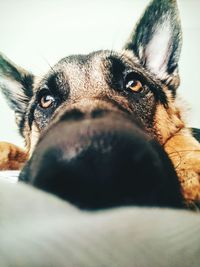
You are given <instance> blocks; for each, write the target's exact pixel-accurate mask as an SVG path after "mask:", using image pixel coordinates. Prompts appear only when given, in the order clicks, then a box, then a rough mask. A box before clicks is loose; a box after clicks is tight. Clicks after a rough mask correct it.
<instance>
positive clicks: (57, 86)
mask: <svg viewBox="0 0 200 267" xmlns="http://www.w3.org/2000/svg"><path fill="white" fill-rule="evenodd" d="M47 86H48V88H49V90H50V91H51V92H52V93H54V94H59V95H60V94H62V95H68V93H69V84H68V82H67V77H66V75H64V73H63V72H61V71H60V72H54V73H52V74H51V75H50V76H49V77H48V78H47Z"/></svg>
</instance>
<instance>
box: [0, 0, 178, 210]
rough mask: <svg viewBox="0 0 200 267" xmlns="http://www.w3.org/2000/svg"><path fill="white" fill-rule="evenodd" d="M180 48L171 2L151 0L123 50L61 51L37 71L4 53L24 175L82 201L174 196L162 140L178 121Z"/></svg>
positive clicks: (4, 77) (89, 204)
mask: <svg viewBox="0 0 200 267" xmlns="http://www.w3.org/2000/svg"><path fill="white" fill-rule="evenodd" d="M180 48H181V29H180V23H179V18H178V11H177V5H176V2H175V1H174V0H168V1H167V0H162V1H160V0H154V1H153V2H152V3H151V4H150V6H149V7H148V8H147V10H146V12H145V13H144V15H143V17H142V18H141V20H140V21H139V23H138V24H137V27H136V29H135V31H134V32H133V33H132V34H131V36H130V38H129V39H128V42H127V43H126V44H125V46H124V48H123V49H122V51H120V52H113V51H97V52H93V53H91V54H88V55H75V56H69V57H66V58H64V59H62V60H61V61H59V62H58V63H57V64H56V65H55V66H53V67H52V68H51V69H50V71H49V72H48V73H47V74H46V75H45V76H44V77H43V78H42V79H40V80H38V79H36V78H35V77H34V76H33V75H31V74H30V73H28V72H26V71H25V70H23V69H21V68H19V67H18V66H16V65H14V64H13V63H11V62H10V61H9V60H7V59H6V58H5V57H3V56H1V58H0V76H1V79H0V85H1V89H2V90H3V92H4V94H5V95H6V96H7V99H8V101H9V103H10V104H11V106H12V108H13V109H14V110H15V113H16V118H17V123H18V125H19V129H20V132H21V134H22V135H23V136H24V138H25V141H26V145H27V149H28V150H29V152H30V154H32V152H33V151H34V152H33V154H32V157H31V158H30V160H29V162H28V163H27V165H26V166H25V168H24V170H23V171H22V173H21V180H25V181H29V182H30V183H32V184H34V185H36V186H38V187H40V188H42V189H45V190H47V191H50V192H53V193H55V194H57V195H59V196H61V197H62V198H65V199H68V200H70V201H72V202H73V203H76V204H77V205H79V206H81V207H86V208H99V207H106V206H114V205H122V204H133V203H134V204H144V205H147V204H149V205H156V204H158V205H163V206H166V205H171V206H180V205H181V197H180V190H179V184H178V179H177V177H176V174H175V171H174V170H173V168H172V165H171V162H170V161H169V159H168V158H167V156H166V154H165V152H164V151H163V150H162V148H161V146H160V145H159V144H158V142H159V143H160V144H164V143H165V141H166V140H167V139H168V138H170V137H171V136H172V135H173V134H175V133H176V132H177V131H179V130H180V128H181V127H182V126H183V122H182V120H181V118H180V114H179V111H178V110H177V108H176V106H175V104H174V101H175V96H176V89H177V87H178V85H179V76H178V59H179V54H180ZM38 140H39V141H38ZM36 143H37V145H36ZM35 145H36V147H35Z"/></svg>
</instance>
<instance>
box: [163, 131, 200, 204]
mask: <svg viewBox="0 0 200 267" xmlns="http://www.w3.org/2000/svg"><path fill="white" fill-rule="evenodd" d="M165 150H166V152H167V153H168V156H169V157H170V159H171V161H172V163H173V165H174V167H175V170H176V172H177V175H178V177H179V180H180V184H181V187H182V192H183V196H184V198H185V200H186V204H188V205H189V206H190V205H193V204H195V203H200V143H199V142H198V141H197V140H196V139H195V138H194V137H193V136H192V135H191V134H190V132H189V131H183V132H182V133H179V134H177V135H175V136H174V137H172V138H171V139H170V140H169V141H168V142H167V143H166V144H165Z"/></svg>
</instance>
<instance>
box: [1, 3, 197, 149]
mask: <svg viewBox="0 0 200 267" xmlns="http://www.w3.org/2000/svg"><path fill="white" fill-rule="evenodd" d="M148 2H149V1H148V0H109V1H108V0H107V1H106V0H97V1H94V0H85V1H81V0H74V1H69V0H17V1H16V0H1V1H0V51H1V52H3V53H5V54H6V55H7V56H8V57H9V58H10V59H12V60H13V61H15V62H16V63H18V64H19V65H21V66H23V67H24V68H27V69H28V70H30V71H32V72H33V73H35V74H38V75H42V74H44V73H45V71H46V70H48V68H49V64H50V65H53V64H54V63H56V61H57V60H59V59H60V58H62V57H65V56H67V55H69V54H75V53H88V52H90V51H92V50H98V49H119V48H120V47H121V46H122V45H123V43H124V41H125V40H126V38H127V37H128V36H129V34H130V31H131V30H132V28H133V26H134V23H135V22H136V20H137V19H138V17H139V16H140V14H141V13H142V12H143V9H144V7H145V6H146V5H147V4H148ZM179 7H180V11H181V18H182V25H183V34H184V45H183V50H182V55H181V63H180V71H181V76H182V84H181V87H180V89H179V92H180V94H181V95H182V96H183V98H184V99H185V100H186V101H187V102H188V104H189V106H191V113H190V116H189V122H190V125H192V126H196V127H200V116H199V114H200V105H199V102H200V86H199V69H200V67H199V59H200V56H199V54H200V52H199V50H200V49H199V47H200V18H199V16H200V1H199V0H179ZM0 107H1V108H0V140H6V141H10V142H13V143H16V144H19V145H22V144H23V142H22V139H21V138H20V137H19V135H18V134H17V129H16V126H15V123H14V116H13V114H12V112H11V111H10V110H9V108H8V106H7V104H6V103H5V100H4V99H2V97H0Z"/></svg>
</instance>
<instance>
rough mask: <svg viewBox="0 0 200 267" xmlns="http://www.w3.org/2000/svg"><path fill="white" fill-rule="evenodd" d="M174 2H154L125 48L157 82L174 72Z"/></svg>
mask: <svg viewBox="0 0 200 267" xmlns="http://www.w3.org/2000/svg"><path fill="white" fill-rule="evenodd" d="M178 14H179V13H178V7H177V3H176V1H175V0H154V1H152V3H151V4H150V5H149V6H148V7H147V9H146V11H145V13H144V15H143V16H142V18H141V19H140V20H139V22H138V24H137V26H136V29H135V30H134V31H133V33H132V34H131V36H130V38H129V40H128V42H127V43H126V45H125V47H124V48H125V49H126V50H131V51H132V52H133V53H134V54H135V55H136V56H137V57H138V59H139V60H140V63H141V64H142V65H143V66H144V67H145V68H147V69H148V70H149V71H150V72H151V73H153V74H155V75H156V77H157V78H159V79H161V80H168V79H170V78H171V79H173V77H174V75H176V74H177V72H178V61H179V56H180V51H181V44H182V38H181V25H180V20H179V15H178Z"/></svg>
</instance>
